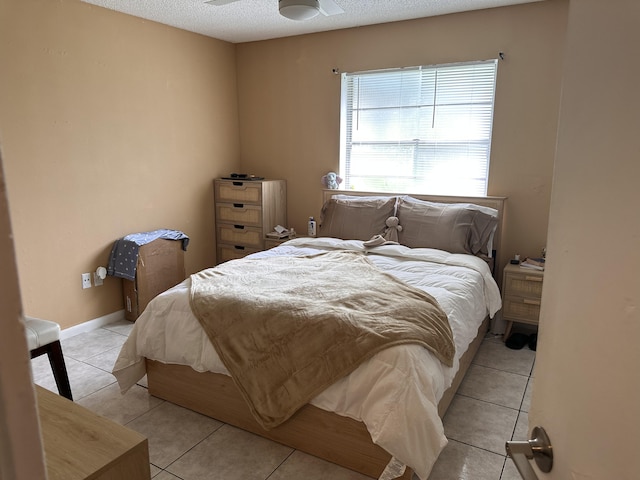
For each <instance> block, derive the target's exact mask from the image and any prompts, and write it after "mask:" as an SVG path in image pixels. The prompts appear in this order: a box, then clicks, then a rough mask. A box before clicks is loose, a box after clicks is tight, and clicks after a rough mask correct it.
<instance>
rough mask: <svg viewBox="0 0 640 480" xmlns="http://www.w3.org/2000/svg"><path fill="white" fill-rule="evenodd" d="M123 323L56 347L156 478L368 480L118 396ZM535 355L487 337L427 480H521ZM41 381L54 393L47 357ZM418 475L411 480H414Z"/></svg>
mask: <svg viewBox="0 0 640 480" xmlns="http://www.w3.org/2000/svg"><path fill="white" fill-rule="evenodd" d="M132 325H133V324H131V323H130V322H127V321H122V322H117V323H114V324H110V325H107V326H105V327H103V328H100V329H98V330H94V331H92V332H88V333H83V334H80V335H77V336H75V337H72V338H69V339H66V340H64V341H63V342H62V348H63V351H64V355H65V359H66V362H67V369H68V372H69V378H70V382H71V389H72V391H73V395H74V399H75V400H76V402H77V403H79V404H81V405H83V406H85V407H87V408H89V409H90V410H93V411H94V412H96V413H98V414H100V415H103V416H105V417H108V418H110V419H112V420H114V421H116V422H118V423H120V424H123V425H127V426H128V427H129V428H132V429H134V430H137V431H138V432H140V433H142V434H144V435H146V436H147V437H148V438H149V456H150V462H151V476H152V478H154V479H155V480H175V479H182V480H197V479H198V480H199V479H207V480H209V479H211V480H214V479H223V480H236V479H238V480H239V479H242V480H267V479H268V480H294V479H295V480H298V479H304V480H324V479H332V480H367V479H368V478H369V477H366V476H364V475H360V474H357V473H354V472H352V471H350V470H346V469H343V468H341V467H338V466H336V465H333V464H331V463H328V462H325V461H323V460H319V459H317V458H315V457H311V456H309V455H306V454H304V453H302V452H299V451H296V450H292V449H291V448H288V447H284V446H282V445H280V444H277V443H274V442H271V441H269V440H265V439H263V438H261V437H258V436H255V435H252V434H250V433H247V432H244V431H242V430H239V429H237V428H234V427H232V426H230V425H226V424H223V423H221V422H218V421H217V420H213V419H210V418H208V417H205V416H202V415H200V414H198V413H194V412H192V411H190V410H187V409H184V408H182V407H178V406H176V405H173V404H171V403H168V402H165V401H163V400H160V399H157V398H155V397H152V396H150V395H149V394H148V393H147V389H146V386H145V382H144V379H143V381H141V382H140V383H139V384H138V385H136V386H135V387H134V388H132V389H131V390H130V391H129V392H127V394H126V395H124V396H122V395H121V394H120V391H119V389H118V386H117V384H116V383H115V378H114V377H113V376H112V375H111V373H110V371H111V367H112V365H113V363H114V362H115V359H116V357H117V355H118V352H119V351H120V346H121V345H122V343H124V341H125V339H126V336H127V335H128V333H129V331H130V330H131V328H132ZM534 361H535V352H533V351H531V350H529V349H528V348H527V347H525V348H524V349H522V350H510V349H508V348H506V347H505V346H504V344H503V343H502V340H501V337H493V336H488V337H487V338H486V339H485V340H484V342H483V344H482V346H481V348H480V351H479V352H478V355H477V356H476V358H475V360H474V362H473V364H472V366H471V368H470V370H469V372H468V374H467V376H466V378H465V379H464V381H463V383H462V385H461V386H460V389H459V391H458V394H457V395H456V397H455V398H454V400H453V402H452V404H451V406H450V407H449V411H448V412H447V414H446V416H445V418H444V428H445V434H446V435H447V438H448V439H449V444H448V445H447V447H446V448H445V450H444V451H443V452H442V454H441V455H440V458H439V460H438V462H437V463H436V465H435V467H434V469H433V472H432V474H431V476H430V477H429V480H466V479H469V480H517V479H520V476H519V475H518V473H517V471H516V469H515V467H514V466H513V463H512V462H511V460H507V459H506V458H505V455H504V442H505V441H506V440H508V439H512V438H513V439H517V440H525V439H527V438H528V433H527V430H528V427H527V412H528V411H529V402H530V397H531V374H532V370H533V364H534ZM32 370H33V376H34V380H35V382H36V383H37V384H39V385H41V386H43V387H45V388H48V389H49V390H52V391H54V392H57V390H56V387H55V382H54V380H53V375H52V374H51V369H50V367H49V364H48V361H47V358H46V355H45V356H41V357H38V358H36V359H34V360H32ZM414 478H417V477H414Z"/></svg>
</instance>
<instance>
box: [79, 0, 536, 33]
mask: <svg viewBox="0 0 640 480" xmlns="http://www.w3.org/2000/svg"><path fill="white" fill-rule="evenodd" d="M82 1H83V2H85V3H91V4H93V5H98V6H100V7H104V8H108V9H110V10H116V11H118V12H123V13H127V14H129V15H134V16H136V17H141V18H145V19H147V20H153V21H156V22H159V23H163V24H166V25H171V26H173V27H177V28H181V29H183V30H188V31H191V32H195V33H200V34H202V35H206V36H209V37H213V38H218V39H220V40H226V41H228V42H232V43H242V42H250V41H256V40H267V39H270V38H278V37H288V36H291V35H301V34H305V33H313V32H322V31H326V30H338V29H341V28H350V27H359V26H363V25H373V24H377V23H387V22H395V21H400V20H409V19H413V18H422V17H431V16H435V15H445V14H448V13H457V12H463V11H468V10H480V9H484V8H493V7H501V6H505V5H515V4H520V3H530V2H536V1H541V0H334V2H335V3H337V4H338V5H339V6H340V7H342V9H343V10H344V13H342V14H339V15H333V16H329V17H325V16H324V15H318V16H317V17H315V18H312V19H310V20H306V21H303V22H297V21H294V20H289V19H287V18H285V17H283V16H281V15H280V14H279V13H278V0H238V1H236V2H234V3H229V4H227V5H220V6H215V5H210V4H206V3H205V0H82ZM321 1H322V0H321Z"/></svg>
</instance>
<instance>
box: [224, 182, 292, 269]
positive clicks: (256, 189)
mask: <svg viewBox="0 0 640 480" xmlns="http://www.w3.org/2000/svg"><path fill="white" fill-rule="evenodd" d="M213 185H214V200H215V214H216V222H215V224H216V244H217V249H216V260H217V263H222V262H226V261H227V260H231V259H234V258H241V257H244V256H245V255H248V254H250V253H254V252H258V251H260V250H264V248H265V243H264V242H265V240H264V239H265V235H266V234H267V233H268V232H271V231H272V230H273V227H275V226H276V225H283V226H286V225H287V184H286V181H285V180H248V181H243V180H226V179H216V180H214V182H213Z"/></svg>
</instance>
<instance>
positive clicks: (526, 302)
mask: <svg viewBox="0 0 640 480" xmlns="http://www.w3.org/2000/svg"><path fill="white" fill-rule="evenodd" d="M523 303H525V304H527V305H540V300H529V299H528V298H525V299H523Z"/></svg>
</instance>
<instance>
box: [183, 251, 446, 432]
mask: <svg viewBox="0 0 640 480" xmlns="http://www.w3.org/2000/svg"><path fill="white" fill-rule="evenodd" d="M190 300H191V309H192V310H193V313H194V315H195V316H196V317H197V318H198V320H199V321H200V323H201V324H202V327H203V328H204V330H205V332H206V333H207V335H208V337H209V339H210V340H211V342H212V343H213V346H214V347H215V348H216V351H217V352H218V355H220V358H221V360H222V362H223V363H224V364H225V366H226V367H227V369H228V370H229V373H230V374H231V376H232V377H233V379H234V381H235V383H236V385H237V386H238V388H239V389H240V392H241V393H242V395H243V396H244V398H245V400H246V401H247V403H248V405H249V408H250V409H251V412H252V413H253V415H254V417H255V418H256V420H257V421H258V422H259V423H260V424H261V425H262V426H263V427H264V428H265V429H269V428H273V427H275V426H277V425H279V424H280V423H282V422H284V421H285V420H287V419H288V418H289V417H290V416H291V415H293V414H294V413H295V412H296V410H298V409H299V408H300V407H302V406H303V405H304V404H306V403H308V402H309V401H310V400H311V399H312V398H313V397H315V396H316V395H317V394H319V393H320V392H321V391H322V390H324V389H326V388H327V387H328V386H329V385H331V384H332V383H334V382H335V381H336V380H338V379H340V378H342V377H343V376H345V375H347V374H349V373H350V372H352V371H353V370H355V368H356V367H357V366H358V365H359V364H360V363H361V362H362V361H363V360H366V359H368V358H370V357H372V356H373V355H374V354H376V353H377V352H379V351H380V350H382V349H384V348H388V347H391V346H393V345H399V344H405V343H417V344H420V345H423V346H424V347H425V348H428V349H429V350H431V351H432V352H433V353H434V354H435V355H436V356H437V357H438V358H439V359H440V360H441V361H442V362H443V363H445V364H446V365H448V366H451V364H452V362H453V355H454V352H455V346H454V343H453V335H452V333H451V327H450V326H449V322H448V320H447V316H446V314H445V313H444V312H443V311H442V309H441V308H440V306H439V305H438V304H437V302H436V300H435V299H434V298H433V297H432V296H430V295H429V294H427V293H425V292H423V291H422V290H419V289H417V288H414V287H411V286H409V285H407V284H405V283H404V282H402V281H400V280H398V279H396V278H395V277H393V276H391V275H389V274H386V273H384V272H382V271H380V270H379V269H378V268H376V267H375V266H374V265H373V264H371V263H370V262H369V260H368V259H367V258H366V257H365V256H364V255H362V254H361V253H357V252H329V253H322V254H318V255H311V256H306V257H267V258H261V259H247V258H244V259H240V260H235V261H232V262H227V263H223V264H221V265H218V266H217V267H215V268H210V269H207V270H203V271H202V272H199V273H197V274H195V275H192V276H191V297H190Z"/></svg>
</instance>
